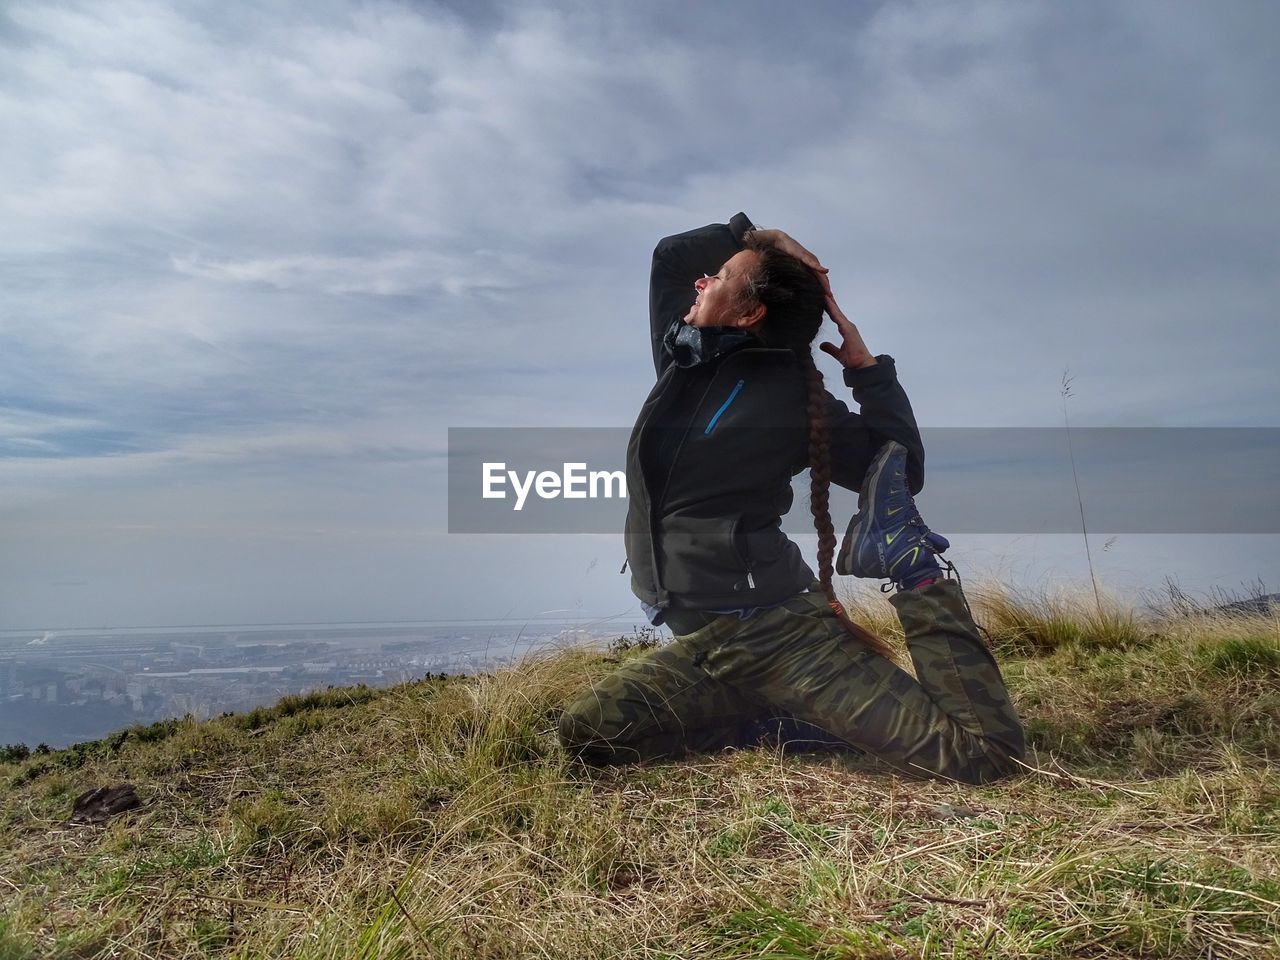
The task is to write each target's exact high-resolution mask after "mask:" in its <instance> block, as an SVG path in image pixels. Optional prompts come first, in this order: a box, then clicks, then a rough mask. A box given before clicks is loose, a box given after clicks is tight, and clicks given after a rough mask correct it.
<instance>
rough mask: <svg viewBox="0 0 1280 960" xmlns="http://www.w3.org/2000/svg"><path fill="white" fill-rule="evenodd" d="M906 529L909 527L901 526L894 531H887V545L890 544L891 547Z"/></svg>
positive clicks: (885, 539)
mask: <svg viewBox="0 0 1280 960" xmlns="http://www.w3.org/2000/svg"><path fill="white" fill-rule="evenodd" d="M905 529H907V528H906V527H899V528H898V529H897V530H895V531H894V532H893V533H886V534H885V535H884V542H885V544H886V545H887V546H890V547H891V546H893V541H895V540H897V539H898V535H899V534H901V533H902V531H903V530H905Z"/></svg>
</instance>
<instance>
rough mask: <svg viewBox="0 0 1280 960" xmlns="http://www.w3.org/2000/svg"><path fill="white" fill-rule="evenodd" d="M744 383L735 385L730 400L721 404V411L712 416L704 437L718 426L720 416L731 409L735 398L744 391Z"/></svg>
mask: <svg viewBox="0 0 1280 960" xmlns="http://www.w3.org/2000/svg"><path fill="white" fill-rule="evenodd" d="M744 383H746V381H745V380H739V381H738V382H737V383H735V384H734V385H733V389H732V390H730V391H729V398H728V399H727V400H725V402H724V403H722V404H720V409H719V410H717V411H716V412H715V413H714V414H713V415H712V417H711V420H710V422H709V423H708V424H707V429H705V430H703V431H702V435H703V436H706V435H707V434H709V433H710V432H711V429H712V428H713V427H714V426H715V425H716V421H717V420H719V419H720V414H722V413H724V412H725V411H726V410H728V409H729V404H731V403H733V398H734V397H736V396H737V395H738V391H740V390H741V389H742V385H743V384H744Z"/></svg>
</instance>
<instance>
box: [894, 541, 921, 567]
mask: <svg viewBox="0 0 1280 960" xmlns="http://www.w3.org/2000/svg"><path fill="white" fill-rule="evenodd" d="M918 556H920V548H919V547H912V548H911V552H910V553H904V554H903V555H902V556H900V557H899V558H898V560H897V562H896V563H894V565H893V567H896V566H897V565H898V564H899V563H901V562H902V561H903V560H905V559H907V557H910V558H911V562H912V563H915V562H916V557H918ZM893 567H890V568H889V572H890V573H893Z"/></svg>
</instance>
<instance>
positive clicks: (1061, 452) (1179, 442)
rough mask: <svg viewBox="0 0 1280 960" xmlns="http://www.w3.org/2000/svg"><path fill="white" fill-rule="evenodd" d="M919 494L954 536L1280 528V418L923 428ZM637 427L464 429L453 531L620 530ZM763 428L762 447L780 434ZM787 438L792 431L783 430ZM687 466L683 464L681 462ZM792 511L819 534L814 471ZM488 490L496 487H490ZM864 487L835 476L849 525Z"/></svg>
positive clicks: (839, 523) (453, 448)
mask: <svg viewBox="0 0 1280 960" xmlns="http://www.w3.org/2000/svg"><path fill="white" fill-rule="evenodd" d="M921 434H922V436H923V438H924V445H925V451H926V462H925V487H924V491H923V492H922V493H921V494H920V495H919V496H918V497H917V498H916V502H917V504H918V505H919V507H920V511H921V513H922V514H923V516H924V518H925V520H926V521H927V522H928V524H929V525H930V526H931V527H933V528H934V529H935V530H938V531H939V532H941V533H1004V534H1008V533H1078V532H1079V531H1080V506H1079V503H1078V502H1077V498H1076V486H1075V482H1074V480H1073V478H1072V466H1071V451H1074V454H1075V472H1076V475H1077V476H1078V477H1079V483H1080V493H1081V497H1082V498H1083V500H1084V509H1085V517H1086V519H1087V521H1088V525H1089V530H1090V532H1097V533H1134V534H1136V533H1219V534H1221V533H1280V428H1276V427H1141V428H1137V427H1107V428H1099V427H1085V428H1072V429H1071V431H1070V448H1068V431H1067V430H1065V429H1064V428H1061V427H1058V428H1040V427H1035V428H1020V427H1016V428H1014V427H999V428H969V427H947V428H935V429H925V430H922V431H921ZM629 435H630V428H623V427H600V428H555V427H536V428H529V427H519V428H506V427H451V428H450V429H449V532H450V533H618V532H620V531H621V530H622V523H623V519H624V518H625V516H626V509H627V508H626V499H625V497H624V496H623V495H622V493H623V484H622V482H621V481H622V475H623V474H624V473H625V466H626V465H625V456H626V447H627V439H628V437H629ZM770 439H771V438H770V436H769V431H767V430H761V431H760V441H759V442H760V443H761V444H768V443H770ZM774 439H775V440H781V439H782V438H774ZM677 469H678V464H677ZM792 487H793V489H794V491H795V503H794V505H793V506H792V508H791V512H790V513H789V514H788V515H787V516H786V517H784V518H783V527H784V529H786V530H787V532H788V533H791V534H801V535H802V534H807V533H812V532H813V525H812V522H811V518H810V515H809V475H808V472H807V471H804V472H802V473H800V474H798V475H797V476H796V477H795V479H794V480H793V482H792ZM486 493H488V494H489V495H488V496H485V494H486ZM856 511H857V494H856V493H855V492H852V491H848V490H845V489H843V488H842V487H838V486H835V485H833V486H832V487H831V517H832V520H833V522H834V523H835V525H836V529H837V532H838V533H839V532H841V531H842V530H843V528H844V526H845V524H847V523H848V521H849V518H850V517H852V516H853V514H854V513H855V512H856Z"/></svg>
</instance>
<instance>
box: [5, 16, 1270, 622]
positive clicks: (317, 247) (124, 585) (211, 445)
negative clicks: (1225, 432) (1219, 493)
mask: <svg viewBox="0 0 1280 960" xmlns="http://www.w3.org/2000/svg"><path fill="white" fill-rule="evenodd" d="M253 6H256V5H253ZM1278 34H1280V9H1278V8H1276V7H1274V6H1272V5H1267V4H1260V3H1249V2H1243V0H1242V2H1231V3H1223V4H1213V5H1209V4H1201V3H1195V2H1189V0H1188V2H1168V0H1153V2H1146V3H1143V2H1121V3H1110V2H1107V3H1103V2H1083V3H1072V4H1057V3H1048V2H1045V3H1034V2H1021V0H1017V2H996V0H960V2H955V0H936V2H918V3H917V2H895V3H884V4H877V3H859V4H850V3H843V2H840V3H836V2H813V3H805V4H800V5H791V6H787V7H785V8H784V7H783V6H782V5H778V4H772V3H767V2H734V3H727V2H724V3H722V2H705V3H699V4H685V3H674V2H656V3H645V4H630V3H596V2H592V3H587V2H563V3H551V4H545V3H536V2H518V3H517V2H511V3H508V2H496V0H495V2H487V3H472V2H462V0H457V2H450V3H404V2H401V3H390V2H360V3H356V2H307V3H302V2H297V3H289V2H282V3H278V4H271V5H263V6H262V8H260V9H252V8H251V7H250V6H245V5H239V4H232V5H227V4H214V3H181V4H177V3H170V4H166V3H157V2H133V0H121V2H117V3H112V4H110V5H105V6H104V5H102V4H93V3H60V2H30V3H28V2H22V0H7V2H5V3H4V4H2V5H0V143H3V145H4V147H3V149H2V150H0V185H2V186H3V189H0V225H3V228H2V229H0V629H18V628H57V627H84V626H130V625H153V624H205V623H246V622H254V623H258V622H285V621H288V622H297V621H330V620H390V619H428V618H453V617H498V618H507V617H527V616H535V615H539V614H545V613H546V612H548V611H561V612H562V613H565V614H566V615H571V616H575V617H576V616H583V617H605V616H620V617H633V616H635V615H636V614H637V611H636V604H635V601H634V598H632V597H631V595H630V592H629V589H628V584H627V578H626V577H621V576H618V575H617V570H618V568H619V566H620V565H621V561H622V558H623V556H624V551H623V546H622V542H621V536H620V534H619V535H591V536H587V535H579V536H556V535H540V536H512V535H502V534H493V535H463V534H450V533H449V532H448V530H447V513H446V496H445V492H446V491H445V488H446V483H445V469H446V466H447V463H446V454H447V430H448V428H449V427H494V426H501V427H532V426H539V427H623V428H625V427H627V426H629V425H630V424H631V423H632V421H633V419H634V417H635V413H636V411H637V410H638V409H639V406H640V404H641V402H642V401H643V399H644V397H645V395H646V394H647V392H648V390H649V388H650V387H651V386H652V381H653V368H652V361H651V355H650V352H649V344H648V339H647V337H648V330H647V318H646V316H645V314H646V309H647V300H646V296H647V295H646V285H647V279H648V262H649V257H650V254H651V252H652V249H653V245H654V243H655V242H656V240H657V239H659V238H660V237H662V236H664V235H667V234H671V233H676V232H680V231H682V230H685V229H689V228H691V227H694V226H699V225H702V224H705V223H710V222H724V221H727V220H728V219H729V217H731V216H732V215H733V214H734V213H736V212H738V211H739V210H742V211H745V212H746V213H747V214H748V215H749V216H750V217H752V219H753V220H754V221H755V222H756V223H757V224H760V225H764V226H773V227H779V228H782V229H784V230H786V231H787V232H789V233H790V234H792V235H793V236H795V237H796V238H797V239H799V240H800V241H801V242H802V243H804V244H805V245H806V246H808V247H809V248H810V249H811V250H813V251H814V252H815V253H816V254H817V255H818V256H819V257H820V258H821V259H822V260H823V262H824V263H825V264H826V265H827V266H828V267H829V268H830V270H831V274H830V276H831V280H832V284H833V287H834V290H835V292H836V295H837V297H838V298H839V300H840V302H841V304H842V306H843V308H844V310H845V312H846V313H847V314H849V316H850V317H851V318H852V319H854V320H855V322H857V323H858V325H859V327H860V329H861V331H862V333H863V335H864V337H865V338H866V340H867V342H868V344H869V345H870V346H871V347H872V349H873V350H875V351H876V352H882V353H889V354H892V355H893V356H894V357H895V358H896V360H897V363H898V369H899V375H900V378H901V380H902V382H903V384H904V386H905V387H906V389H907V391H908V393H909V395H910V397H911V399H912V403H913V405H914V408H915V411H916V415H917V418H918V420H919V421H920V423H921V424H922V425H926V426H929V427H966V426H980V427H1013V426H1017V427H1042V426H1056V425H1059V424H1061V423H1062V420H1063V414H1064V400H1063V397H1062V396H1061V392H1060V384H1061V381H1062V378H1063V374H1064V371H1068V370H1069V371H1070V376H1071V377H1072V378H1073V380H1072V394H1073V395H1072V397H1071V398H1070V399H1069V400H1068V401H1066V403H1067V412H1068V413H1069V416H1070V417H1071V422H1072V424H1073V425H1076V424H1078V425H1080V426H1100V427H1110V426H1125V427H1227V426H1230V427H1277V426H1280V388H1278V387H1277V379H1276V377H1275V376H1274V375H1273V374H1272V367H1273V365H1274V364H1275V362H1276V358H1277V357H1278V356H1280V324H1278V323H1277V322H1276V312H1277V309H1276V305H1277V303H1280V269H1278V268H1280V263H1278V262H1277V261H1278V260H1280V162H1277V161H1278V160H1280V111H1277V110H1276V109H1275V104H1276V102H1277V99H1278V97H1277V95H1278V94H1280V62H1278V61H1277V60H1276V58H1275V57H1274V44H1273V38H1274V37H1275V36H1276V35H1278ZM828 331H829V332H828V335H831V333H832V332H833V331H832V329H831V328H828ZM832 363H833V361H830V360H829V359H828V358H826V357H825V356H823V357H822V358H821V362H820V366H821V367H822V369H823V370H824V372H825V373H826V374H827V375H828V378H829V382H830V383H831V384H833V385H834V389H835V390H840V391H842V390H843V389H844V388H843V387H842V386H841V385H840V384H839V381H838V378H837V374H838V370H837V369H836V368H835V367H833V366H832ZM1194 455H1195V454H1194V451H1188V456H1189V457H1194ZM1210 469H1211V468H1210ZM1086 482H1087V478H1086ZM928 495H929V488H928V486H927V483H926V489H925V493H924V494H923V495H922V496H921V498H920V503H921V507H922V509H923V510H924V511H925V513H926V517H927V515H928V513H927V510H928ZM1092 495H1093V496H1100V497H1105V496H1106V491H1105V487H1104V488H1103V489H1101V490H1096V491H1095V492H1093V493H1092ZM1223 495H1224V496H1229V495H1230V493H1229V490H1228V491H1224V493H1223ZM846 519H847V518H843V517H838V518H836V525H837V527H838V528H842V527H843V525H844V523H845V522H846ZM1272 529H1275V527H1274V526H1273V527H1272ZM1095 539H1096V542H1095V543H1094V544H1093V546H1094V563H1095V566H1096V567H1097V569H1098V572H1099V574H1100V576H1101V578H1102V579H1103V581H1104V582H1105V583H1107V584H1108V585H1110V586H1113V587H1114V588H1115V589H1117V590H1135V589H1139V588H1142V587H1149V586H1155V585H1158V584H1159V583H1160V582H1162V581H1163V580H1164V578H1165V577H1174V578H1176V579H1178V580H1179V582H1181V583H1183V584H1184V585H1185V586H1187V587H1190V588H1192V589H1203V590H1207V589H1209V588H1212V587H1219V588H1223V589H1232V588H1235V587H1239V586H1240V585H1241V584H1242V583H1244V582H1246V581H1250V580H1252V579H1255V578H1259V577H1260V578H1262V579H1263V581H1264V582H1267V583H1269V586H1270V588H1271V589H1277V588H1280V576H1277V570H1276V566H1277V564H1276V558H1277V557H1280V537H1277V536H1275V535H1252V536H1250V535H1232V536H1208V535H1205V536H1197V537H1186V536H1163V537H1162V536H1156V535H1145V536H1139V535H1134V536H1124V535H1121V536H1117V537H1116V538H1115V539H1114V540H1112V541H1111V543H1110V545H1109V546H1107V547H1106V549H1105V550H1104V549H1103V543H1104V542H1105V541H1106V540H1107V539H1108V538H1107V536H1106V531H1098V532H1097V534H1096V537H1095ZM953 541H954V542H955V549H953V555H955V558H956V560H957V562H959V563H962V564H968V566H966V567H964V569H966V570H971V571H973V572H974V573H975V575H978V576H997V577H1000V578H1004V579H1009V580H1013V581H1016V582H1018V583H1025V584H1029V585H1043V584H1059V583H1062V584H1069V583H1072V582H1075V581H1078V580H1079V579H1080V578H1081V577H1082V576H1083V577H1087V570H1086V568H1085V566H1084V557H1083V553H1084V551H1083V545H1082V542H1081V538H1080V537H1079V536H1074V537H1071V536H1064V535H1035V534H1020V535H1017V536H1008V535H1004V536H1002V535H995V534H992V535H972V536H964V537H959V536H958V537H954V538H953ZM800 542H801V545H802V547H803V548H805V549H806V550H807V551H808V552H809V554H810V556H812V551H813V542H812V540H808V541H806V540H804V539H801V541H800Z"/></svg>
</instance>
